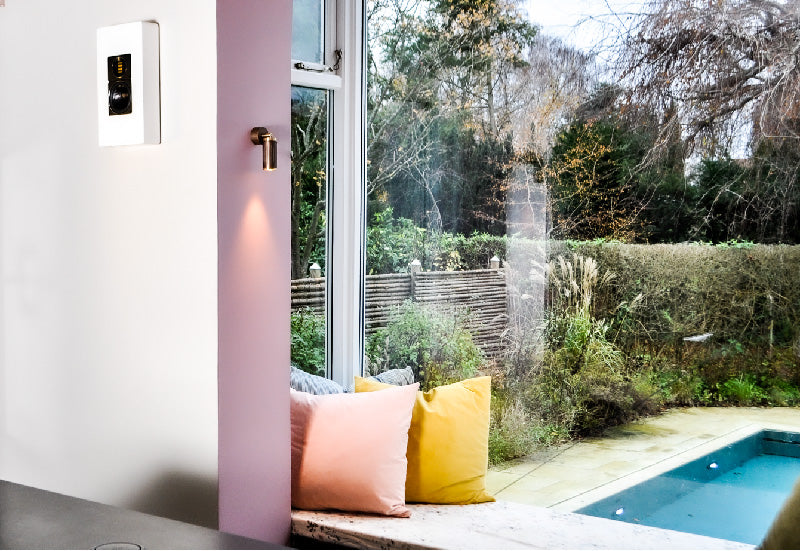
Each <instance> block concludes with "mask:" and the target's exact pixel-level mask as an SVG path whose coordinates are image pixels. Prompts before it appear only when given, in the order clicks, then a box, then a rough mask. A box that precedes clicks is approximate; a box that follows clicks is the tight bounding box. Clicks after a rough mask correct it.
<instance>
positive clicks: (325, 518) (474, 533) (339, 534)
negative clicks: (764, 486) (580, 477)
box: [292, 501, 753, 549]
mask: <svg viewBox="0 0 800 551" xmlns="http://www.w3.org/2000/svg"><path fill="white" fill-rule="evenodd" d="M408 507H409V509H411V518H388V517H380V516H374V515H362V514H346V513H336V512H318V511H298V510H294V511H292V533H293V534H294V535H297V536H301V537H305V538H310V539H313V540H316V541H320V542H325V543H327V544H333V545H339V546H344V547H353V548H357V549H522V548H524V549H752V548H753V546H751V545H746V544H743V543H738V542H732V541H726V540H720V539H715V538H709V537H706V536H698V535H695V534H687V533H683V532H675V531H672V530H662V529H660V528H652V527H649V526H643V525H639V524H629V523H626V522H620V521H615V520H607V519H601V518H596V517H590V516H586V515H579V514H576V513H562V512H558V511H554V510H552V509H547V508H544V507H535V506H533V505H524V504H520V503H510V502H504V501H498V502H495V503H481V504H478V505H409V506H408Z"/></svg>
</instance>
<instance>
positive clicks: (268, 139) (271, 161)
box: [250, 126, 278, 170]
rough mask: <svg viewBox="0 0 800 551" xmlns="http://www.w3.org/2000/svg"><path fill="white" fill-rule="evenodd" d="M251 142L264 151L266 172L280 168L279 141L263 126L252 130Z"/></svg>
mask: <svg viewBox="0 0 800 551" xmlns="http://www.w3.org/2000/svg"><path fill="white" fill-rule="evenodd" d="M250 141H251V142H253V144H255V145H260V146H261V148H262V149H263V151H264V162H263V168H264V170H275V169H276V168H278V140H276V139H275V136H273V135H272V133H271V132H270V131H269V130H267V129H266V128H264V127H263V126H256V127H255V128H253V129H252V130H250Z"/></svg>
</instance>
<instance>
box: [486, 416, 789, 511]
mask: <svg viewBox="0 0 800 551" xmlns="http://www.w3.org/2000/svg"><path fill="white" fill-rule="evenodd" d="M761 428H774V429H778V430H787V431H797V432H800V408H679V409H672V410H669V411H667V412H665V413H663V414H661V415H658V416H655V417H649V418H647V419H643V420H640V421H637V422H634V423H630V424H627V425H623V426H620V427H615V428H613V429H611V430H609V431H608V432H607V434H606V435H605V436H603V437H599V438H586V439H583V440H580V441H577V442H570V443H568V444H565V445H563V446H560V447H556V448H551V449H547V450H544V451H540V452H537V453H534V454H532V455H530V456H528V457H525V458H522V459H518V460H515V461H512V462H509V463H507V464H504V465H501V466H498V467H494V468H491V469H490V470H489V474H488V477H487V488H488V490H489V493H491V494H492V495H494V496H495V497H496V498H497V499H498V500H504V501H511V502H517V503H526V504H530V505H539V506H543V507H551V508H553V509H556V510H560V511H574V510H575V509H577V508H579V507H581V506H583V505H585V504H586V503H589V502H592V501H595V500H596V499H599V498H600V497H603V496H604V495H610V494H612V493H615V492H616V491H618V490H619V489H622V488H623V487H627V486H630V485H632V484H634V483H636V482H639V481H641V480H644V479H645V478H649V477H650V476H653V475H654V474H658V472H663V471H666V470H668V469H670V468H673V467H674V466H677V465H679V464H681V463H683V462H685V461H686V460H690V459H693V457H690V456H691V455H692V454H694V455H696V456H698V457H699V456H700V455H703V454H704V453H707V452H709V451H712V450H713V449H716V448H718V447H722V446H724V445H726V444H728V443H730V442H733V441H735V440H738V439H739V438H741V437H743V436H745V435H746V434H747V433H751V432H756V431H757V430H759V429H761Z"/></svg>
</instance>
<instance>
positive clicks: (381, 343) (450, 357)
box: [366, 300, 485, 390]
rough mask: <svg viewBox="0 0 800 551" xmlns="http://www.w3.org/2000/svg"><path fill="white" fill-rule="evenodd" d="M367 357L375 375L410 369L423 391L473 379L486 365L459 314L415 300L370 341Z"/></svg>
mask: <svg viewBox="0 0 800 551" xmlns="http://www.w3.org/2000/svg"><path fill="white" fill-rule="evenodd" d="M366 356H367V361H368V365H369V370H370V372H371V373H372V374H376V373H380V372H382V371H385V370H387V369H397V368H404V367H406V366H410V367H411V368H412V369H413V370H414V377H415V380H417V381H419V382H420V383H421V384H420V387H421V389H422V390H428V389H430V388H433V387H435V386H439V385H442V384H448V383H452V382H456V381H460V380H463V379H467V378H470V377H473V376H474V375H475V374H476V373H477V372H478V369H479V368H480V367H481V366H482V365H483V364H484V362H485V358H484V355H483V352H482V351H481V349H480V348H478V347H477V346H476V345H475V343H474V342H473V341H472V336H471V335H470V333H469V331H467V329H465V327H464V319H463V316H462V315H460V314H459V313H458V311H452V312H449V311H446V310H442V309H440V308H436V307H432V306H428V305H425V304H421V303H418V302H413V301H411V300H406V301H405V302H404V303H403V304H401V305H400V306H396V307H394V308H393V309H392V313H391V317H390V322H389V324H388V325H387V326H386V327H383V328H381V329H378V330H377V331H376V332H375V333H374V334H373V335H372V336H370V337H369V340H368V341H367V347H366Z"/></svg>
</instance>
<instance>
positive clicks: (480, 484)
mask: <svg viewBox="0 0 800 551" xmlns="http://www.w3.org/2000/svg"><path fill="white" fill-rule="evenodd" d="M355 386H356V392H371V391H374V390H382V389H385V388H391V387H392V385H388V384H385V383H379V382H377V381H373V380H369V379H364V378H362V377H356V378H355ZM490 400H491V378H490V377H478V378H475V379H468V380H466V381H461V382H459V383H454V384H451V385H444V386H439V387H436V388H434V389H432V390H429V391H427V392H417V400H416V402H415V403H414V410H413V412H412V414H411V428H410V429H409V431H408V454H407V457H408V474H407V476H406V501H408V502H417V503H450V504H456V503H457V504H465V503H483V502H485V501H494V498H493V497H492V496H490V495H489V494H488V493H486V468H487V464H488V456H489V403H490Z"/></svg>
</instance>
